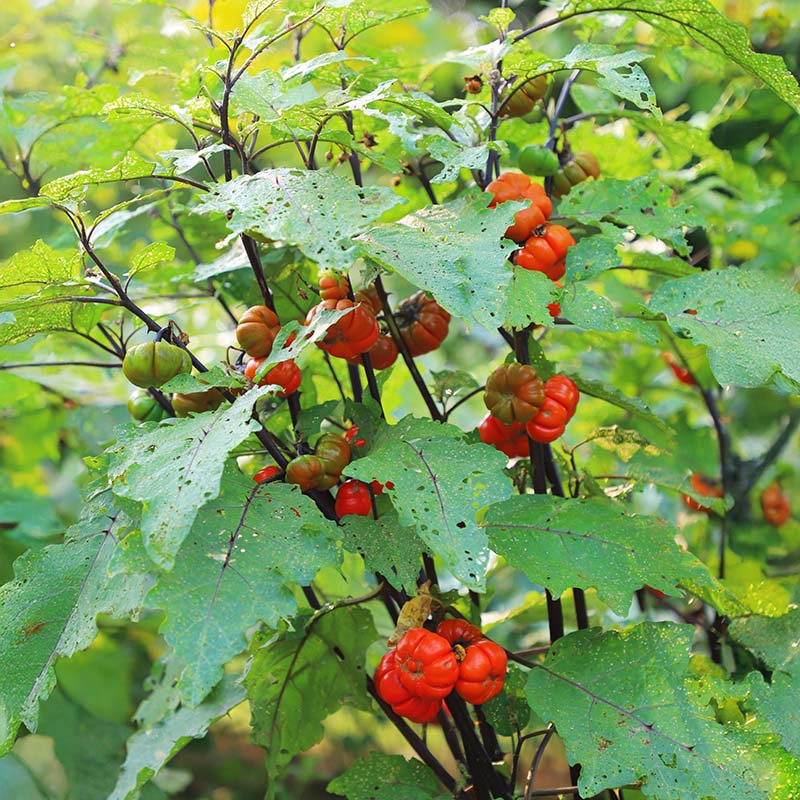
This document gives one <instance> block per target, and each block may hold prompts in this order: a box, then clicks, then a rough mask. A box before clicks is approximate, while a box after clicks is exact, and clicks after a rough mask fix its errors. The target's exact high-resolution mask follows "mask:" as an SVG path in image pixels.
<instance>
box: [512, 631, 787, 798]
mask: <svg viewBox="0 0 800 800" xmlns="http://www.w3.org/2000/svg"><path fill="white" fill-rule="evenodd" d="M694 633H695V631H694V628H693V627H691V626H688V625H674V624H671V623H645V624H642V625H637V626H635V627H633V628H629V629H628V630H625V631H621V632H617V631H609V632H606V633H603V632H601V631H600V630H599V629H598V628H594V629H591V630H582V631H577V632H576V633H571V634H569V635H568V636H565V637H564V638H563V639H559V640H558V641H557V642H555V643H554V644H553V646H552V647H551V648H550V651H549V653H548V655H547V658H546V659H545V661H544V663H543V664H541V665H536V666H535V667H534V668H533V669H532V670H531V672H530V673H529V676H528V685H527V696H528V702H529V703H530V706H531V708H532V709H533V711H534V712H535V713H536V714H538V715H539V716H540V717H541V718H542V719H544V720H548V721H552V722H554V723H555V726H556V729H557V730H558V735H559V736H560V737H561V738H562V739H563V741H564V745H565V747H566V750H567V757H568V759H569V761H570V763H571V764H578V763H579V764H581V774H580V778H579V779H578V786H579V787H580V791H581V795H582V796H583V797H593V796H594V795H596V794H597V793H599V792H601V791H603V789H606V788H617V787H620V786H625V785H627V784H630V783H634V782H636V781H641V782H642V787H641V791H642V793H643V794H644V795H645V796H646V797H652V798H654V799H657V800H688V798H701V797H703V798H706V797H707V798H711V797H713V798H714V800H767V796H768V795H767V789H768V787H769V785H770V783H771V780H772V775H771V774H770V770H766V771H765V770H763V769H755V768H754V763H753V762H754V760H755V759H756V758H757V753H755V752H754V750H755V748H753V746H752V743H751V742H748V743H747V744H744V743H743V742H742V739H741V738H740V737H738V736H730V735H729V733H728V732H727V731H726V727H725V726H723V725H720V724H719V723H717V721H716V719H715V717H714V711H713V709H711V708H710V707H709V706H708V705H706V704H705V703H703V702H702V700H700V701H698V699H697V698H696V697H695V696H694V695H693V693H692V692H691V691H690V688H689V687H688V686H687V681H688V679H689V671H688V663H689V652H690V647H691V644H692V639H693V637H694ZM759 766H763V765H761V764H759Z"/></svg>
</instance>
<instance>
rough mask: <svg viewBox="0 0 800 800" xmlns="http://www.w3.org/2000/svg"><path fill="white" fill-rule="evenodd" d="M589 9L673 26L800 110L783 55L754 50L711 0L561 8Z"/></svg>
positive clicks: (602, 2) (579, 0)
mask: <svg viewBox="0 0 800 800" xmlns="http://www.w3.org/2000/svg"><path fill="white" fill-rule="evenodd" d="M590 11H609V12H615V13H628V14H635V15H636V16H638V17H640V18H641V19H643V20H644V21H645V22H649V23H650V24H651V25H653V26H655V27H656V28H659V27H662V26H665V24H666V23H670V22H672V23H675V25H674V26H673V25H670V26H669V29H670V33H672V34H673V35H674V34H678V35H682V36H683V37H685V38H687V39H689V40H691V41H694V42H696V43H697V44H699V45H701V46H702V47H704V48H706V49H707V50H709V51H711V52H712V53H718V54H719V55H722V56H725V58H727V59H729V60H730V61H733V62H734V63H736V64H738V65H739V66H740V67H742V68H743V69H744V70H746V71H747V72H749V73H750V74H751V75H754V76H755V77H756V78H758V79H760V80H762V81H763V82H764V83H765V84H766V85H767V86H769V88H770V89H772V91H773V92H775V94H776V95H778V97H780V98H781V100H783V101H784V102H786V103H788V104H789V105H790V106H792V107H793V108H795V109H800V88H798V85H797V81H796V80H795V79H794V78H793V77H792V75H791V74H790V73H789V70H788V69H787V68H786V64H785V62H784V61H783V59H782V58H781V57H780V56H769V55H762V54H761V53H754V52H753V50H752V48H751V46H750V37H749V35H748V32H747V29H746V28H745V27H744V26H743V25H741V24H740V23H738V22H734V21H733V20H731V19H728V18H727V17H725V16H723V15H722V14H720V13H719V11H717V9H716V8H714V6H713V5H712V4H711V3H710V2H708V0H617V2H614V3H609V2H607V0H567V2H565V3H564V4H563V5H562V6H561V7H560V9H559V16H560V17H561V18H562V19H564V18H568V17H571V16H573V15H576V14H585V13H586V12H590Z"/></svg>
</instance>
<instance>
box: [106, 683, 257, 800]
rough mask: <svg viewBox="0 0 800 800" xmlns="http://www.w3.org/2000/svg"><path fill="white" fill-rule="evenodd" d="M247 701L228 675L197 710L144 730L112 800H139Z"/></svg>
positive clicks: (135, 739) (131, 743)
mask: <svg viewBox="0 0 800 800" xmlns="http://www.w3.org/2000/svg"><path fill="white" fill-rule="evenodd" d="M242 700H244V689H243V688H242V687H241V685H240V684H239V683H238V682H237V679H236V677H235V676H233V675H227V676H225V678H223V680H222V683H220V685H219V686H218V687H217V689H216V690H215V691H214V693H213V694H212V695H211V696H210V697H209V698H208V700H206V702H204V703H203V704H202V705H199V706H197V708H180V709H178V710H177V711H176V712H175V713H174V714H171V715H169V716H167V717H165V718H164V719H162V720H160V721H159V722H157V723H156V724H155V725H153V726H151V727H148V728H143V729H142V730H140V731H138V732H137V733H135V734H134V735H133V736H131V738H130V739H129V740H128V755H127V758H126V759H125V763H124V764H123V765H122V769H121V771H120V774H119V777H118V779H117V784H116V786H115V787H114V790H113V791H112V792H111V794H110V795H109V796H108V800H136V798H138V797H139V790H140V789H141V788H142V787H143V786H144V785H145V784H146V783H147V782H148V781H149V780H150V778H152V777H153V776H154V775H156V774H157V773H158V772H159V771H160V770H161V768H162V767H163V766H164V765H165V764H166V763H167V762H168V761H169V760H170V759H171V758H172V757H173V756H174V755H175V754H176V753H177V752H179V751H180V750H182V749H183V748H184V747H185V746H186V745H187V744H189V742H190V741H191V740H192V739H200V738H202V737H203V736H205V735H206V732H207V731H208V728H209V726H210V725H211V723H212V722H215V721H216V720H218V719H219V718H220V717H222V716H224V715H225V714H227V713H228V712H229V711H230V710H231V709H232V708H234V707H235V706H237V705H239V703H241V702H242Z"/></svg>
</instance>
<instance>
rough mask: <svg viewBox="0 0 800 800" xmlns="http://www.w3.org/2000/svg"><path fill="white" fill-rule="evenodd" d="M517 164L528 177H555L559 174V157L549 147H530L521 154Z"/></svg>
mask: <svg viewBox="0 0 800 800" xmlns="http://www.w3.org/2000/svg"><path fill="white" fill-rule="evenodd" d="M517 164H518V165H519V168H520V169H521V170H522V171H523V172H525V173H526V174H528V175H555V174H556V172H558V156H557V155H556V154H555V153H554V152H553V151H552V150H550V149H548V148H547V147H535V146H534V145H529V146H528V147H526V148H525V149H523V150H522V152H520V154H519V158H518V159H517Z"/></svg>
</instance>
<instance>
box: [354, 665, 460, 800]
mask: <svg viewBox="0 0 800 800" xmlns="http://www.w3.org/2000/svg"><path fill="white" fill-rule="evenodd" d="M367 691H368V692H369V693H370V694H371V695H372V697H373V698H374V699H375V700H376V701H377V703H378V705H379V706H380V707H381V709H382V710H383V713H384V714H386V716H387V717H388V718H389V719H390V720H391V722H392V723H393V724H394V726H395V727H396V728H397V730H398V731H400V733H401V734H402V736H403V738H404V739H405V740H406V741H407V742H408V743H409V745H411V747H412V748H414V752H416V754H417V755H418V756H419V757H420V759H421V760H422V762H423V763H424V764H426V765H427V766H428V767H430V769H431V770H432V771H433V773H434V775H436V777H437V778H438V779H439V781H440V782H441V784H442V786H444V787H445V788H446V789H447V791H449V792H455V790H456V787H457V784H456V781H455V778H453V776H452V775H451V774H450V773H449V772H448V771H447V770H446V769H445V768H444V766H443V765H442V764H441V762H440V761H439V760H438V759H437V758H436V756H434V755H433V753H432V752H431V751H430V749H429V748H428V746H427V745H426V744H425V742H423V741H422V739H421V738H420V737H419V736H418V735H417V734H416V733H415V732H414V731H413V730H412V728H411V726H410V725H409V724H408V723H407V722H406V721H405V720H404V719H403V718H402V717H401V716H399V715H397V714H395V712H394V711H393V710H392V707H391V706H390V705H389V704H388V703H387V702H385V701H384V700H383V699H382V698H381V696H380V695H379V694H378V690H377V689H376V688H375V683H374V682H373V680H372V678H370V677H369V676H367Z"/></svg>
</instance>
